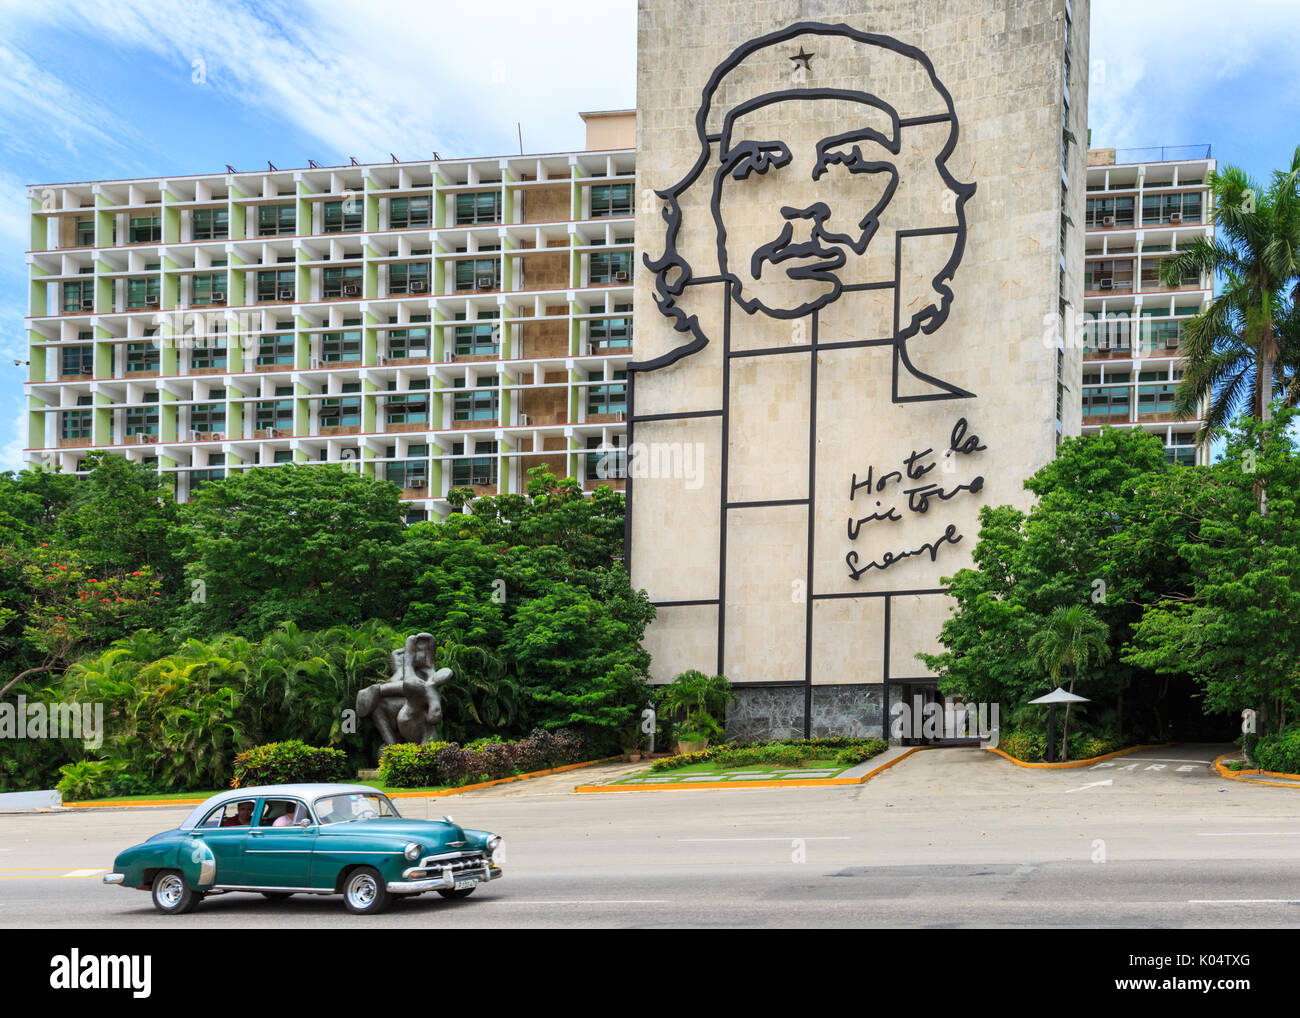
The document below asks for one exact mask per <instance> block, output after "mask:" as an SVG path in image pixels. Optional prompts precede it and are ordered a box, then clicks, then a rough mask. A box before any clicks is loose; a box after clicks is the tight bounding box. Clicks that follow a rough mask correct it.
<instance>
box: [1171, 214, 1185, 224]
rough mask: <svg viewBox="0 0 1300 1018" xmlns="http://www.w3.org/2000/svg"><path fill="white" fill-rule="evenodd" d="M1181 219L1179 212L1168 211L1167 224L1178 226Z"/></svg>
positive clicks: (1181, 215)
mask: <svg viewBox="0 0 1300 1018" xmlns="http://www.w3.org/2000/svg"><path fill="white" fill-rule="evenodd" d="M1182 221H1183V214H1182V213H1181V212H1171V213H1169V224H1170V225H1171V226H1178V225H1179V224H1180V223H1182Z"/></svg>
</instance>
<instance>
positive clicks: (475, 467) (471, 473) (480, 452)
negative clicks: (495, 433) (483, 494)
mask: <svg viewBox="0 0 1300 1018" xmlns="http://www.w3.org/2000/svg"><path fill="white" fill-rule="evenodd" d="M496 451H497V444H496V442H475V443H474V458H473V459H455V460H452V462H451V485H452V487H453V488H464V487H467V486H469V485H472V484H496V483H497V458H496ZM451 454H452V455H453V456H464V455H465V443H464V442H457V443H456V444H455V445H453V446H452V447H451Z"/></svg>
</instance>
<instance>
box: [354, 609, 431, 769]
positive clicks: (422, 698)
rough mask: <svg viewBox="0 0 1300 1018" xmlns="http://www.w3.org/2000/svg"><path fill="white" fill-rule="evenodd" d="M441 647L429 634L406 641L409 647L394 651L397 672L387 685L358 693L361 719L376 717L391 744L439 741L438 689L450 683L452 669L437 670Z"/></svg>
mask: <svg viewBox="0 0 1300 1018" xmlns="http://www.w3.org/2000/svg"><path fill="white" fill-rule="evenodd" d="M436 648H437V645H436V644H435V643H434V640H433V637H432V636H431V635H430V634H429V633H416V634H415V635H414V636H408V637H407V638H406V646H405V647H403V648H401V649H399V650H395V651H393V672H392V675H391V676H390V677H389V679H388V681H387V682H376V683H374V684H373V685H370V686H367V687H366V688H365V689H363V690H361V691H360V692H359V693H357V716H358V717H363V718H364V717H368V716H369V717H373V718H374V721H375V727H376V728H378V729H379V734H380V736H381V737H382V738H383V740H384V742H385V743H386V744H387V745H390V746H391V745H393V744H394V743H398V742H414V743H417V744H423V743H426V742H436V741H437V739H438V724H439V723H440V722H441V721H442V700H441V698H440V697H439V696H438V687H439V686H441V685H444V684H445V683H447V682H448V681H450V679H451V676H452V670H451V669H450V668H438V669H436V670H435V667H434V651H435V650H436Z"/></svg>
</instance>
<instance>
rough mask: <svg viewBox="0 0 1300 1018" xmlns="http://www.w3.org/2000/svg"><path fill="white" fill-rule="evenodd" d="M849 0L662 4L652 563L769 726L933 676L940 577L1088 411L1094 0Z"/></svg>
mask: <svg viewBox="0 0 1300 1018" xmlns="http://www.w3.org/2000/svg"><path fill="white" fill-rule="evenodd" d="M822 7H823V5H821V4H809V3H801V2H794V0H765V2H759V3H746V4H709V5H698V4H693V3H688V2H685V0H642V2H641V4H640V26H639V38H638V81H637V94H638V103H639V109H638V114H639V117H638V153H639V155H638V162H637V190H638V194H639V195H640V196H641V199H640V203H639V206H638V210H637V237H638V244H639V247H640V248H641V250H642V251H643V252H645V267H646V269H647V270H648V271H645V272H643V273H639V274H638V277H637V281H636V282H637V285H636V306H637V338H636V346H635V360H634V361H633V362H632V364H631V365H630V366H629V370H630V372H631V379H632V394H631V409H632V413H631V432H630V435H629V450H630V454H631V466H630V471H629V502H630V507H629V525H628V529H629V559H630V568H631V575H632V582H633V584H634V585H635V586H637V587H643V588H645V589H646V590H647V591H648V592H649V594H650V597H651V599H652V600H653V601H654V602H655V604H656V606H657V609H658V611H657V615H656V618H655V620H654V622H653V623H652V624H651V626H650V628H649V630H648V632H647V637H646V646H647V649H649V650H650V653H651V655H652V659H653V665H652V668H653V673H654V678H655V680H656V681H661V682H663V681H669V680H671V679H672V677H673V676H674V675H675V674H677V673H679V672H681V671H684V670H686V669H692V668H693V669H699V670H701V671H706V672H716V673H720V674H723V675H725V676H726V677H727V678H728V679H729V680H730V681H731V682H732V683H733V687H734V688H735V689H736V691H737V694H738V699H737V701H736V702H735V703H734V704H733V705H732V707H730V708H729V709H728V716H727V727H728V734H729V735H732V736H735V737H741V738H761V737H789V736H802V735H805V734H813V735H822V734H832V733H834V734H848V733H854V734H873V735H878V734H881V733H882V732H885V733H888V731H889V715H890V707H891V705H892V704H894V703H896V702H898V701H900V700H905V701H908V702H913V701H914V699H915V698H918V697H919V698H921V699H923V700H927V701H932V700H934V699H935V698H936V697H937V690H936V685H935V681H934V676H933V674H932V673H931V672H930V671H929V670H928V669H927V668H926V666H925V665H924V664H923V663H922V662H921V661H920V660H919V659H918V657H917V654H918V652H926V651H936V650H939V649H940V647H939V645H938V642H937V636H938V632H939V628H940V626H941V625H942V623H943V621H944V619H945V618H946V617H947V615H948V611H949V605H950V599H949V597H948V595H947V593H946V589H945V586H944V580H943V578H944V577H946V576H951V575H952V574H953V573H954V572H956V571H957V570H958V569H960V568H962V567H964V566H967V565H969V564H970V562H971V552H972V550H973V548H974V545H975V541H976V538H977V535H978V530H979V510H980V508H981V506H983V505H998V504H1003V503H1006V504H1012V505H1017V506H1021V507H1027V503H1028V496H1027V494H1026V492H1025V491H1024V489H1023V487H1022V483H1021V482H1022V481H1023V479H1024V478H1025V477H1027V476H1028V475H1029V474H1031V473H1033V472H1034V471H1035V470H1037V469H1038V468H1039V467H1041V466H1042V465H1043V464H1045V463H1046V462H1048V461H1049V460H1050V459H1051V458H1052V457H1053V456H1054V454H1055V449H1056V446H1057V445H1058V444H1059V442H1060V440H1061V439H1062V437H1064V436H1066V435H1070V434H1077V433H1078V428H1079V420H1080V411H1079V404H1078V393H1079V388H1078V385H1077V379H1078V378H1079V376H1080V372H1081V357H1080V349H1079V345H1078V344H1074V343H1066V342H1065V339H1064V323H1065V318H1066V312H1067V309H1069V308H1071V307H1073V308H1076V309H1077V308H1079V307H1081V306H1082V300H1083V250H1084V245H1083V242H1082V239H1081V236H1080V235H1081V232H1082V228H1081V226H1079V225H1077V224H1080V223H1082V222H1083V217H1084V168H1085V156H1084V150H1083V148H1082V146H1081V145H1080V143H1079V142H1078V141H1077V140H1076V139H1082V138H1085V137H1086V123H1085V121H1086V109H1087V81H1086V74H1085V73H1082V72H1083V71H1084V70H1085V69H1086V68H1087V66H1088V4H1087V3H1074V4H1071V3H1069V2H1067V0H1009V2H1006V3H1001V4H998V5H990V4H988V3H986V2H976V0H955V2H954V0H942V2H939V0H933V2H925V0H922V2H915V0H909V2H906V3H904V2H892V0H855V2H850V3H847V4H845V3H839V4H836V5H834V6H833V8H832V7H829V6H828V7H826V10H827V16H826V17H824V18H817V17H814V16H812V15H813V14H814V13H815V12H817V11H819V10H821V9H822ZM995 8H996V9H995ZM688 465H689V466H690V467H691V468H692V469H687V466H688ZM666 549H671V552H672V553H671V554H665V550H666Z"/></svg>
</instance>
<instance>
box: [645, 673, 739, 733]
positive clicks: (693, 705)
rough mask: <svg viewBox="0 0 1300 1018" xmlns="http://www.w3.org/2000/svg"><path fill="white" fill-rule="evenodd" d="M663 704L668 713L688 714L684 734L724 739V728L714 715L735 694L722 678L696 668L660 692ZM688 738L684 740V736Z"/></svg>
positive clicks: (682, 674)
mask: <svg viewBox="0 0 1300 1018" xmlns="http://www.w3.org/2000/svg"><path fill="white" fill-rule="evenodd" d="M661 696H662V702H663V706H664V707H665V709H667V710H668V711H669V712H674V711H679V710H680V711H682V712H684V713H685V715H686V719H685V721H684V723H683V732H684V733H685V735H689V736H691V737H692V738H696V737H701V736H702V737H707V738H710V739H716V738H720V737H721V736H722V726H721V725H719V724H718V722H717V719H716V718H715V717H714V714H715V713H717V712H720V711H722V710H723V709H724V708H725V707H726V705H727V703H728V701H730V700H734V699H735V698H736V694H735V693H733V692H732V691H731V683H730V682H728V681H727V679H726V677H725V676H723V675H705V674H704V673H703V672H701V671H698V670H697V669H694V668H692V669H689V670H687V671H684V672H682V673H681V674H680V675H678V676H677V677H676V678H674V679H673V681H672V683H671V684H669V685H667V686H665V687H664V688H663V690H662V693H661ZM685 735H684V736H683V737H685Z"/></svg>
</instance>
